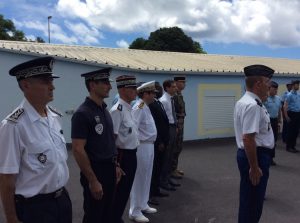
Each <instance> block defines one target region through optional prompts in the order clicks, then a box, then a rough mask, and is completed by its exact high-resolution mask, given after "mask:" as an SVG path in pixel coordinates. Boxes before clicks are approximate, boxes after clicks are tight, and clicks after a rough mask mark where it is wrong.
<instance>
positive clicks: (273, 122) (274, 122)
mask: <svg viewBox="0 0 300 223" xmlns="http://www.w3.org/2000/svg"><path fill="white" fill-rule="evenodd" d="M270 120H271V127H272V130H273V136H274V141H275V145H274V148H273V149H272V152H271V157H272V158H274V157H275V148H276V142H277V139H278V118H271V119H270Z"/></svg>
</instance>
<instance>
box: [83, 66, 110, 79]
mask: <svg viewBox="0 0 300 223" xmlns="http://www.w3.org/2000/svg"><path fill="white" fill-rule="evenodd" d="M111 70H112V68H111V67H109V68H104V69H100V70H95V71H91V72H88V73H84V74H81V77H84V78H85V80H93V81H96V80H102V81H112V80H110V79H109V76H110V71H111Z"/></svg>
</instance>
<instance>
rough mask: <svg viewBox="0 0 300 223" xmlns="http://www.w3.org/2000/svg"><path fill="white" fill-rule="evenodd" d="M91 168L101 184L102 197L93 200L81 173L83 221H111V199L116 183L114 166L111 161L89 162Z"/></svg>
mask: <svg viewBox="0 0 300 223" xmlns="http://www.w3.org/2000/svg"><path fill="white" fill-rule="evenodd" d="M91 166H92V169H93V171H94V173H95V175H96V177H97V179H98V181H99V182H100V183H101V185H102V189H103V197H102V199H101V200H95V199H94V198H93V196H92V194H91V192H90V188H89V182H88V181H87V179H86V177H85V176H84V175H83V174H82V173H81V174H80V182H81V185H82V187H83V198H84V201H83V210H84V216H83V220H82V222H83V223H94V222H98V223H101V222H103V223H110V222H112V201H113V195H114V189H115V185H116V166H115V164H114V163H113V162H104V163H91Z"/></svg>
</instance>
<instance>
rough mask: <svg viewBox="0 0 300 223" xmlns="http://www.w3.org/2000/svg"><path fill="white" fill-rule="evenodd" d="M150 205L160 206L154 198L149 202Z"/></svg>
mask: <svg viewBox="0 0 300 223" xmlns="http://www.w3.org/2000/svg"><path fill="white" fill-rule="evenodd" d="M148 204H152V205H159V202H158V200H156V199H155V198H154V197H151V198H150V199H149V201H148Z"/></svg>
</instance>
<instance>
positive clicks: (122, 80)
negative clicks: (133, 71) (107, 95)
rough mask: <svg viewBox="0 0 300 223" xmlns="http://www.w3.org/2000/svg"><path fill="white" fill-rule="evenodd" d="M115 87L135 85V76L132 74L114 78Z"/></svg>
mask: <svg viewBox="0 0 300 223" xmlns="http://www.w3.org/2000/svg"><path fill="white" fill-rule="evenodd" d="M116 83H117V88H129V87H136V86H137V83H136V78H135V76H132V75H122V76H119V77H117V78H116Z"/></svg>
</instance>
